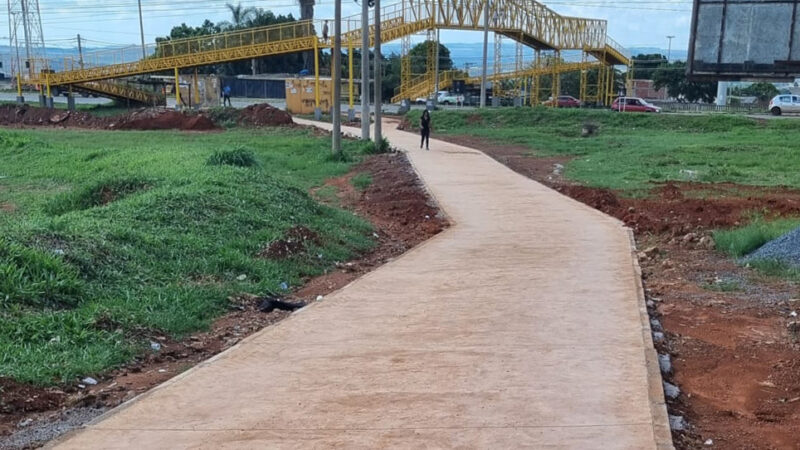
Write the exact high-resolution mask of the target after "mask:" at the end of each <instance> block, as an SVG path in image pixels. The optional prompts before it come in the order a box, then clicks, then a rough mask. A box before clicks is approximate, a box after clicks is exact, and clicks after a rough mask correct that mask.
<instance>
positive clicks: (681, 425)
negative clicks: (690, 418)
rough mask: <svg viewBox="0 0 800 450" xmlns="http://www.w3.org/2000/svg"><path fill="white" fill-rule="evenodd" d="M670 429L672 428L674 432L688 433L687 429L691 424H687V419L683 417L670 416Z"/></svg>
mask: <svg viewBox="0 0 800 450" xmlns="http://www.w3.org/2000/svg"><path fill="white" fill-rule="evenodd" d="M669 427H670V428H672V430H673V431H686V429H687V428H689V424H688V423H686V419H684V418H683V416H673V415H671V414H670V416H669Z"/></svg>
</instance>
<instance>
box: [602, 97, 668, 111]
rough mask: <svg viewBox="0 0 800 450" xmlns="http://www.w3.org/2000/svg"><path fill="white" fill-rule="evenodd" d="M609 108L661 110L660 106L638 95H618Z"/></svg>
mask: <svg viewBox="0 0 800 450" xmlns="http://www.w3.org/2000/svg"><path fill="white" fill-rule="evenodd" d="M611 109H613V110H614V111H620V112H648V113H660V112H661V108H659V107H658V106H656V105H652V104H650V103H647V102H646V101H645V100H643V99H641V98H638V97H618V98H616V99H615V100H614V103H612V104H611Z"/></svg>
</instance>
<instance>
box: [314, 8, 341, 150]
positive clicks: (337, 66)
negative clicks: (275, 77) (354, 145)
mask: <svg viewBox="0 0 800 450" xmlns="http://www.w3.org/2000/svg"><path fill="white" fill-rule="evenodd" d="M333 16H334V18H333V51H332V52H331V82H332V83H333V117H332V118H331V119H332V120H333V140H332V142H331V151H332V152H333V154H334V155H339V154H340V153H341V152H342V0H335V1H334V13H333ZM315 39H316V38H315Z"/></svg>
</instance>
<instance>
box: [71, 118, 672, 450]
mask: <svg viewBox="0 0 800 450" xmlns="http://www.w3.org/2000/svg"><path fill="white" fill-rule="evenodd" d="M387 127H388V126H387ZM392 128H393V127H392ZM386 134H387V137H388V138H389V140H390V141H391V142H392V144H393V145H395V146H397V147H400V148H402V149H404V150H407V151H408V152H409V155H410V157H411V160H412V161H413V164H414V166H415V167H416V168H417V170H418V172H419V174H420V176H421V177H422V179H423V180H424V181H425V183H426V184H427V186H428V187H429V189H430V191H431V192H432V194H433V195H434V196H435V198H436V200H437V201H438V202H439V203H440V205H441V207H442V208H443V209H444V211H446V213H447V214H448V216H449V217H450V219H451V220H452V222H453V226H452V228H450V229H449V230H448V231H446V232H444V233H443V234H441V235H439V236H437V237H435V238H434V239H432V240H430V241H428V242H427V243H425V244H423V245H422V246H420V247H418V248H416V249H414V250H412V251H411V252H409V253H407V254H406V255H404V256H403V257H401V258H399V259H398V260H396V261H394V262H392V263H390V264H387V265H385V266H383V267H381V268H380V269H378V270H376V271H374V272H372V273H370V274H368V275H366V276H365V277H363V278H361V279H359V280H358V281H356V282H354V283H353V284H351V285H349V286H348V287H346V288H344V289H343V290H341V291H339V292H338V293H336V294H334V295H331V296H329V297H327V298H326V299H325V300H324V301H322V302H319V303H317V304H314V305H313V306H311V307H309V308H306V309H304V310H301V311H300V312H298V313H296V314H294V315H293V316H292V317H290V318H289V319H287V320H285V321H283V322H281V323H279V324H278V325H276V326H273V327H270V328H267V329H265V330H264V331H262V332H260V333H258V334H256V335H254V336H252V337H251V338H249V339H247V340H245V341H243V342H242V343H241V344H240V345H238V346H236V347H234V348H233V349H231V350H229V351H227V352H225V353H223V354H221V355H219V356H217V357H216V358H214V359H212V360H210V361H208V362H206V363H204V364H202V365H200V366H198V367H197V368H195V369H193V370H190V371H188V372H187V373H185V374H183V375H181V376H179V377H176V378H175V379H173V380H171V381H169V382H167V383H165V384H164V385H162V386H160V387H158V388H156V389H154V390H153V391H151V392H149V393H148V394H145V395H143V396H141V397H140V398H138V399H135V400H133V401H132V402H130V403H128V404H126V405H124V406H123V407H121V408H118V409H117V410H116V411H114V412H112V413H111V414H108V415H106V416H105V417H103V418H101V420H100V421H98V422H97V423H95V424H93V425H92V426H90V427H89V428H88V429H86V430H84V431H82V432H79V433H75V434H73V435H72V436H69V437H68V438H66V439H64V440H62V442H61V443H60V445H59V446H58V447H59V448H73V449H87V448H103V449H111V448H147V449H154V448H169V449H177V448H214V449H216V448H303V449H305V448H328V447H338V448H390V447H393V448H452V447H461V448H492V449H498V448H519V447H533V448H541V447H557V448H576V449H594V448H598V449H599V448H603V449H615V448H620V449H621V448H626V449H628V448H629V449H648V448H670V447H671V440H670V435H669V429H668V425H667V420H666V410H665V408H664V405H663V395H662V393H661V380H660V376H659V374H658V369H657V364H656V363H655V361H654V360H655V358H654V357H655V353H654V352H653V350H652V342H651V340H650V334H649V332H650V330H649V325H648V321H647V318H646V312H645V310H644V304H643V303H644V302H643V299H642V296H641V285H640V283H639V278H638V275H637V270H638V269H637V266H636V264H635V263H634V259H633V257H632V248H631V241H630V237H629V233H628V231H627V230H626V229H625V228H623V227H622V226H621V224H620V223H619V222H617V221H616V220H614V219H611V218H609V217H607V216H604V215H603V214H601V213H599V212H597V211H595V210H593V209H590V208H588V207H586V206H584V205H582V204H580V203H577V202H575V201H573V200H571V199H568V198H566V197H563V196H561V195H560V194H558V193H556V192H554V191H552V190H550V189H547V188H545V187H544V186H542V185H540V184H538V183H535V182H533V181H531V180H529V179H526V178H524V177H522V176H520V175H517V174H516V173H514V172H512V171H511V170H509V169H507V168H506V167H504V166H502V165H500V164H499V163H497V162H495V161H494V160H492V159H491V158H489V157H487V156H485V155H484V154H482V153H480V152H478V151H475V150H472V149H469V148H465V147H460V146H456V145H450V144H445V143H442V142H439V141H431V147H432V148H433V151H431V152H423V151H420V150H419V149H418V140H417V139H418V138H417V137H416V136H415V135H411V134H407V133H404V132H400V131H394V130H387V132H386Z"/></svg>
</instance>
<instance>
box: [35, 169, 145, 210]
mask: <svg viewBox="0 0 800 450" xmlns="http://www.w3.org/2000/svg"><path fill="white" fill-rule="evenodd" d="M151 184H152V183H151V182H149V181H148V180H145V179H142V178H137V177H120V178H109V179H105V180H101V181H98V182H94V183H92V184H89V185H87V186H84V187H82V188H78V189H76V190H73V191H71V192H66V193H64V194H60V195H57V196H56V197H55V198H54V199H53V200H51V201H50V202H49V203H48V204H47V206H46V208H45V209H46V211H47V213H48V214H51V215H55V216H58V215H62V214H66V213H68V212H70V211H81V210H84V209H89V208H94V207H96V206H103V205H107V204H109V203H111V202H114V201H117V200H119V199H122V198H124V197H127V196H129V195H131V194H133V193H135V192H138V191H141V190H144V189H147V188H148V186H150V185H151Z"/></svg>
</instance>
